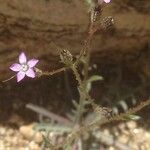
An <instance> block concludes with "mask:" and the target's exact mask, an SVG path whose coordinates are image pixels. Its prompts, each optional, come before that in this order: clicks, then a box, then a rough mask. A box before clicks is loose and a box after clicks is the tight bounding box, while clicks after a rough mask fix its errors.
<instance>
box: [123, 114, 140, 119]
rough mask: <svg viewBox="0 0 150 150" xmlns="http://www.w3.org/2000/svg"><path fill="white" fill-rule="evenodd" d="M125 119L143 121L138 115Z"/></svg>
mask: <svg viewBox="0 0 150 150" xmlns="http://www.w3.org/2000/svg"><path fill="white" fill-rule="evenodd" d="M124 119H125V120H139V119H141V117H140V116H138V115H127V116H125V117H124Z"/></svg>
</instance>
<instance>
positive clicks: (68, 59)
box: [60, 49, 73, 65]
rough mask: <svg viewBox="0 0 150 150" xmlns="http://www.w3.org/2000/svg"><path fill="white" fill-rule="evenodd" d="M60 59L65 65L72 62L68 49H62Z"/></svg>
mask: <svg viewBox="0 0 150 150" xmlns="http://www.w3.org/2000/svg"><path fill="white" fill-rule="evenodd" d="M60 59H61V61H62V62H63V63H64V64H66V65H70V64H72V62H73V56H72V54H71V53H70V52H69V51H68V50H64V49H63V50H62V51H61V52H60Z"/></svg>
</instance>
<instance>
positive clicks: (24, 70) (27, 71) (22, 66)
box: [10, 52, 39, 82]
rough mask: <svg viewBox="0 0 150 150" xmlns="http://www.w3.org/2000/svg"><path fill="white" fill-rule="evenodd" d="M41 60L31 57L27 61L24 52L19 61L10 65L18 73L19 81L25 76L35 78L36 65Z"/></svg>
mask: <svg viewBox="0 0 150 150" xmlns="http://www.w3.org/2000/svg"><path fill="white" fill-rule="evenodd" d="M38 61H39V60H37V59H31V60H29V61H27V57H26V55H25V53H24V52H22V53H21V54H20V55H19V63H14V64H12V65H11V66H10V69H11V70H12V71H15V72H18V73H17V82H19V81H21V80H22V79H23V78H24V77H25V76H28V77H30V78H35V72H34V66H35V65H36V64H37V63H38Z"/></svg>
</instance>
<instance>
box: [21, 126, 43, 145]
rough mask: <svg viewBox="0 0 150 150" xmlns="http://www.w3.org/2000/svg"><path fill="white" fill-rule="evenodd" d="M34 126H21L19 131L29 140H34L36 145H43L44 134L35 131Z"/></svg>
mask: <svg viewBox="0 0 150 150" xmlns="http://www.w3.org/2000/svg"><path fill="white" fill-rule="evenodd" d="M33 126H34V124H30V125H26V126H21V127H20V129H19V131H20V133H21V134H22V136H23V137H24V138H26V139H28V140H32V141H34V142H36V143H41V142H42V141H43V137H42V134H41V133H40V132H37V133H36V132H35V131H34V130H33Z"/></svg>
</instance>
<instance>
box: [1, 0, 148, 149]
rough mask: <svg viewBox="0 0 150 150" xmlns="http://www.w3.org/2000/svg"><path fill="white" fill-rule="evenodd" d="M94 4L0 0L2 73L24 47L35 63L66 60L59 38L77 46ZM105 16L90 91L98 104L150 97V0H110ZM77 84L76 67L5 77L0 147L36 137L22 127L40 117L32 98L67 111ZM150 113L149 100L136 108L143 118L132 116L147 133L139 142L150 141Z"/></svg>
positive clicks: (53, 65)
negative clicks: (107, 21)
mask: <svg viewBox="0 0 150 150" xmlns="http://www.w3.org/2000/svg"><path fill="white" fill-rule="evenodd" d="M89 5H90V4H89V1H88V0H0V80H1V81H3V80H5V79H8V78H10V77H11V76H12V75H14V74H13V72H11V71H10V70H9V66H10V65H11V64H12V63H14V62H16V61H18V60H17V58H18V55H19V54H20V52H22V51H24V52H25V53H26V55H27V56H28V58H38V59H39V60H40V62H39V63H38V65H37V67H38V68H40V69H41V70H44V71H52V70H55V69H58V68H60V67H61V66H62V64H61V62H60V58H59V53H58V50H57V48H56V45H57V46H58V47H60V48H62V49H68V50H69V51H70V52H71V53H72V54H73V55H77V54H79V52H80V50H81V48H82V47H83V44H84V40H85V38H86V36H87V28H88V25H89V8H90V6H89ZM105 16H112V17H113V18H114V27H113V29H110V30H106V31H103V32H98V33H96V35H95V36H94V38H93V42H92V46H91V47H92V48H91V49H92V54H91V67H90V68H89V70H90V74H91V75H93V74H99V75H101V76H103V78H104V80H103V81H99V82H94V84H93V86H92V87H93V88H92V90H91V92H90V94H91V96H92V97H93V98H95V100H96V103H97V104H101V105H103V106H109V107H117V109H118V111H119V112H120V111H121V112H122V111H124V108H122V105H120V101H124V102H125V103H126V104H127V107H128V108H130V107H132V106H134V104H137V103H139V102H141V101H144V100H147V99H148V98H149V97H150V1H149V0H134V1H131V0H122V1H121V0H112V2H111V3H110V4H108V5H105V7H104V8H103V17H105ZM76 85H77V83H76V81H75V79H74V77H73V75H72V73H71V71H67V72H61V73H59V74H56V75H54V76H42V77H40V78H35V79H34V80H33V79H32V80H31V79H29V78H26V79H24V80H23V81H22V82H20V83H19V84H18V83H17V82H16V80H15V79H12V80H10V81H8V82H5V83H2V82H0V150H6V149H7V148H10V147H11V148H10V149H11V150H13V149H15V150H16V149H18V150H21V149H22V150H24V149H25V147H26V145H28V144H31V141H32V140H31V139H30V138H29V139H28V136H27V137H26V136H24V134H23V133H22V127H24V126H27V128H28V125H30V124H31V125H32V124H33V123H34V122H38V121H39V118H40V116H39V115H38V114H36V113H35V112H32V111H31V110H29V109H27V108H26V105H27V104H28V103H33V104H36V105H38V106H42V107H44V108H46V109H48V110H50V111H51V112H53V113H56V114H58V115H61V116H65V114H66V113H69V112H70V110H71V107H72V100H73V99H77V98H78V92H77V89H76ZM149 113H150V109H149V108H148V107H145V108H144V109H143V110H142V111H140V112H139V113H138V115H140V116H141V117H142V119H141V120H139V121H138V122H137V123H135V122H134V121H133V122H130V123H128V124H129V125H128V126H129V128H130V127H131V128H135V127H136V128H137V129H139V130H138V133H136V134H139V137H141V136H143V135H144V136H143V138H144V139H143V141H142V140H141V141H140V140H139V141H138V140H135V141H132V142H133V143H134V144H135V149H140V148H141V149H142V150H148V149H150V140H149V139H150V131H149V130H150V128H149V127H150V126H149V125H150V120H149ZM120 126H121V127H120ZM122 126H123V127H122ZM116 128H123V129H120V130H122V131H124V130H125V125H124V124H122V123H120V124H119V125H118V124H117V127H116V124H115V125H114V130H115V132H117V131H116ZM23 129H24V128H23ZM25 129H26V128H25ZM108 129H110V127H109V126H108ZM110 130H112V127H111V129H110ZM23 132H26V131H23ZM118 134H119V133H118ZM120 134H122V136H125V133H124V132H121V133H120ZM128 135H131V133H130V132H128ZM128 137H129V136H127V138H123V139H128ZM18 139H20V141H19V142H20V143H19V142H18ZM21 139H22V140H21ZM139 139H140V138H139ZM128 140H129V139H128ZM128 140H127V141H128ZM33 142H34V144H33V143H32V144H31V145H32V146H33V145H34V146H33V148H31V149H35V150H38V148H39V145H40V144H39V143H40V142H39V143H38V142H37V143H36V142H35V141H33ZM141 142H143V143H144V142H145V145H146V146H145V145H144V144H142V146H143V145H144V146H143V147H144V148H143V147H140V146H139V144H141ZM31 145H30V146H31ZM32 146H31V147H32ZM111 148H113V146H112V147H109V146H108V147H107V148H106V149H111ZM39 149H40V148H39ZM114 149H115V148H114Z"/></svg>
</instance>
